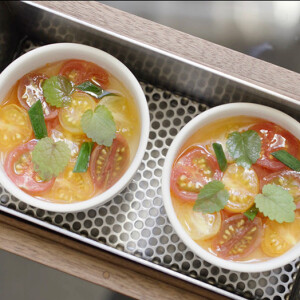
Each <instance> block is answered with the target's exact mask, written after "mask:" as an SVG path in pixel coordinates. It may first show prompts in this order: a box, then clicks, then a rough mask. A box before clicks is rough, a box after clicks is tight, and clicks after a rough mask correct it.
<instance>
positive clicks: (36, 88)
mask: <svg viewBox="0 0 300 300" xmlns="http://www.w3.org/2000/svg"><path fill="white" fill-rule="evenodd" d="M47 78H48V77H47V76H46V75H43V74H37V73H30V74H27V75H25V76H24V77H22V78H21V80H20V82H19V85H18V99H19V102H20V104H21V105H22V106H23V107H24V108H25V109H27V110H29V108H30V107H31V106H32V105H33V104H34V103H35V102H37V101H38V100H40V101H41V103H42V107H43V111H44V117H45V119H46V120H50V119H53V118H55V117H56V116H57V114H58V110H57V108H55V107H53V106H50V105H49V104H48V103H47V102H46V100H45V98H44V95H43V89H42V83H43V81H44V80H45V79H47Z"/></svg>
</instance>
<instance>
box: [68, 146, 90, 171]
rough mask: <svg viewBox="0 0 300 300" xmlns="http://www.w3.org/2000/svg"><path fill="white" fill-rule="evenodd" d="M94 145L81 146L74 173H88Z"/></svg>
mask: <svg viewBox="0 0 300 300" xmlns="http://www.w3.org/2000/svg"><path fill="white" fill-rule="evenodd" d="M93 145H94V143H93V142H91V143H89V142H85V143H83V144H82V145H81V148H80V151H79V155H78V157H77V160H76V164H75V167H74V169H73V172H74V173H84V172H86V171H87V169H88V166H89V161H90V156H91V152H92V149H93Z"/></svg>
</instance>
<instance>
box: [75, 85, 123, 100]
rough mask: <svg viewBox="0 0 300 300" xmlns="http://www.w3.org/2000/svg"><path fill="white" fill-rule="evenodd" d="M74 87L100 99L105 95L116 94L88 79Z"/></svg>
mask: <svg viewBox="0 0 300 300" xmlns="http://www.w3.org/2000/svg"><path fill="white" fill-rule="evenodd" d="M76 89H78V90H80V91H82V92H85V93H87V94H89V95H91V96H93V97H95V98H97V99H102V98H103V97H105V96H118V95H117V94H114V93H111V92H108V91H105V90H103V89H102V88H101V87H99V86H98V85H95V84H93V83H92V82H90V81H85V82H83V83H81V84H79V85H77V86H76Z"/></svg>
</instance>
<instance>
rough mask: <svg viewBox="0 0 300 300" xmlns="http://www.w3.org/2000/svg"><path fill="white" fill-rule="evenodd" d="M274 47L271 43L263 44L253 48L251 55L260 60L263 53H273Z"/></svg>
mask: <svg viewBox="0 0 300 300" xmlns="http://www.w3.org/2000/svg"><path fill="white" fill-rule="evenodd" d="M273 49H274V48H273V46H272V45H271V44H270V43H267V42H265V43H262V44H260V45H257V46H254V47H253V48H251V49H250V51H249V55H251V56H253V57H256V58H259V57H260V56H261V55H262V54H263V53H265V52H266V51H271V50H273Z"/></svg>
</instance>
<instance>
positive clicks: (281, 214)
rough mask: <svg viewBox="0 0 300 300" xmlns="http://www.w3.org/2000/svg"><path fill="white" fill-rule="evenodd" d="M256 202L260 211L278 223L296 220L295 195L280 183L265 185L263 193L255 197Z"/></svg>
mask: <svg viewBox="0 0 300 300" xmlns="http://www.w3.org/2000/svg"><path fill="white" fill-rule="evenodd" d="M255 204H256V207H257V208H258V209H259V211H260V212H262V213H263V214H264V215H265V216H266V217H268V218H269V219H270V220H275V221H277V222H278V223H282V222H293V221H294V220H295V209H296V205H295V203H294V199H293V196H292V195H291V194H290V193H289V192H288V191H287V190H285V189H284V188H283V187H281V186H279V185H276V184H267V185H265V186H264V187H263V189H262V194H259V195H257V196H256V197H255Z"/></svg>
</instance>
